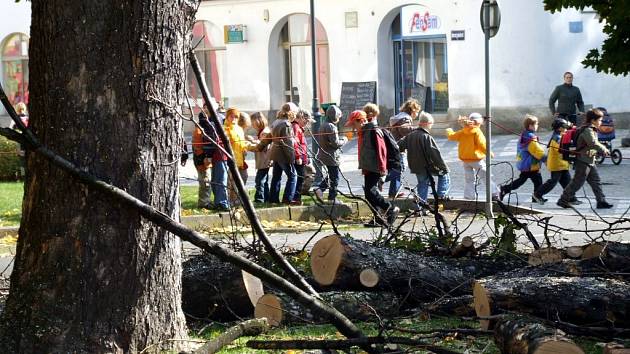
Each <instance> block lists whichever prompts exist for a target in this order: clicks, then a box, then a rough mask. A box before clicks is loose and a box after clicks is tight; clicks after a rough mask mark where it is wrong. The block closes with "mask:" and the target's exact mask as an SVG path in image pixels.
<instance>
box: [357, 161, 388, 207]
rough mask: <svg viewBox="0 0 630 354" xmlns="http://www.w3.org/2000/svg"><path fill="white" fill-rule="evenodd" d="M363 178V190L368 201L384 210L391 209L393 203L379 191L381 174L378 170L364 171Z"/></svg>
mask: <svg viewBox="0 0 630 354" xmlns="http://www.w3.org/2000/svg"><path fill="white" fill-rule="evenodd" d="M363 178H364V179H363V191H364V192H365V199H367V201H368V203H370V204H371V205H372V207H374V208H375V209H378V208H381V209H382V210H383V211H385V210H387V209H389V208H390V207H391V204H390V203H389V202H387V201H386V200H385V198H383V196H382V195H381V193H379V191H378V181H379V179H380V178H381V175H379V174H378V173H376V172H368V171H364V175H363Z"/></svg>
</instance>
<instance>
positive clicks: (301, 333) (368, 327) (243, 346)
mask: <svg viewBox="0 0 630 354" xmlns="http://www.w3.org/2000/svg"><path fill="white" fill-rule="evenodd" d="M356 325H357V326H358V327H359V328H361V330H362V331H363V333H364V334H366V335H368V336H375V335H378V334H379V331H378V328H377V326H376V324H374V323H369V322H359V323H356ZM395 326H396V327H400V328H405V329H411V330H417V331H425V330H432V329H440V328H478V327H479V325H478V322H474V321H462V320H460V319H459V318H456V317H445V318H442V317H441V318H433V319H430V320H422V319H419V318H415V319H402V320H399V321H395ZM228 327H229V326H227V325H225V326H223V325H221V324H214V325H212V326H211V327H208V328H205V329H204V330H203V331H202V332H201V333H199V334H198V333H191V334H190V335H191V337H193V338H197V339H207V340H210V339H213V338H216V337H217V336H218V335H219V334H221V333H222V332H223V331H224V330H225V329H226V328H228ZM391 335H394V336H407V337H410V336H411V335H409V334H405V333H400V332H392V333H391ZM251 339H256V340H288V339H311V340H321V339H344V336H343V335H341V334H340V333H339V332H338V331H337V329H336V328H335V327H334V326H332V325H301V326H291V327H279V328H274V329H272V330H271V331H269V332H267V333H265V334H262V335H260V336H257V337H242V338H239V339H237V340H236V341H234V342H233V343H232V344H231V345H229V346H226V347H224V348H223V350H221V351H220V352H219V353H229V354H245V353H287V351H281V350H277V351H268V350H254V349H250V348H248V347H247V341H249V340H251ZM489 342H492V339H491V337H482V336H479V337H471V336H465V337H458V338H451V337H447V336H444V337H442V338H436V339H435V340H433V339H430V340H427V343H431V344H433V345H437V346H444V347H446V348H449V349H451V350H454V351H458V352H462V353H463V352H464V351H465V350H466V349H469V350H470V351H471V352H474V353H478V352H481V351H482V350H483V349H484V348H485V347H486V346H488V348H487V349H486V351H485V353H490V354H493V353H495V354H496V353H498V352H499V351H498V350H497V349H496V347H495V346H494V343H490V344H489V345H488V343H489ZM352 352H353V353H360V352H362V351H361V350H359V349H353V350H352ZM413 352H414V353H425V352H426V351H413ZM294 353H301V351H299V350H297V351H294Z"/></svg>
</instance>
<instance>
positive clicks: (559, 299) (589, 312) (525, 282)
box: [473, 277, 630, 329]
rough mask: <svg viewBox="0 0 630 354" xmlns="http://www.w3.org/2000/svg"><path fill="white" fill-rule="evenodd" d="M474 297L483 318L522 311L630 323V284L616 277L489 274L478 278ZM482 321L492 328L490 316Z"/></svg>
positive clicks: (622, 324)
mask: <svg viewBox="0 0 630 354" xmlns="http://www.w3.org/2000/svg"><path fill="white" fill-rule="evenodd" d="M473 296H474V298H475V312H476V313H477V316H479V317H482V318H483V317H488V316H491V315H496V314H500V313H502V312H519V313H523V314H531V315H534V316H537V317H541V318H545V319H549V320H551V321H556V320H560V321H563V322H569V323H573V324H588V325H591V326H602V327H622V328H627V327H628V326H629V325H630V316H628V309H630V284H628V283H626V282H622V281H618V280H614V279H603V278H581V277H573V278H571V277H542V278H541V277H523V278H499V277H488V278H484V279H480V280H477V281H475V284H474V289H473ZM480 323H481V327H482V328H483V329H490V328H492V327H493V324H492V323H491V322H490V321H489V320H487V319H482V320H481V322H480Z"/></svg>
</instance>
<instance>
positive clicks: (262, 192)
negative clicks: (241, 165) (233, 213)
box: [254, 168, 269, 203]
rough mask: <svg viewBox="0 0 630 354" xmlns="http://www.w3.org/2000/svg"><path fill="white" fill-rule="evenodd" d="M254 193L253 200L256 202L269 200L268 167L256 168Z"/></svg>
mask: <svg viewBox="0 0 630 354" xmlns="http://www.w3.org/2000/svg"><path fill="white" fill-rule="evenodd" d="M255 181H256V194H254V201H255V202H257V203H266V202H268V201H269V169H268V168H261V169H260V170H256V179H255Z"/></svg>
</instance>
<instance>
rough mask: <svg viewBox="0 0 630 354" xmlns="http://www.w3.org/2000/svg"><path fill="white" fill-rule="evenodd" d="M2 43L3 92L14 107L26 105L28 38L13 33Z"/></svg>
mask: <svg viewBox="0 0 630 354" xmlns="http://www.w3.org/2000/svg"><path fill="white" fill-rule="evenodd" d="M2 43H3V46H2V56H1V58H2V80H3V81H2V83H3V87H4V90H5V92H6V94H7V96H8V97H9V100H10V101H11V103H13V104H14V105H15V104H17V103H19V102H24V103H26V104H28V36H27V35H25V34H22V33H14V34H11V35H9V36H8V37H7V38H5V40H4V41H3V42H2Z"/></svg>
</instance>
